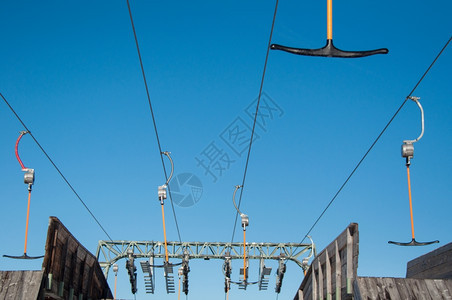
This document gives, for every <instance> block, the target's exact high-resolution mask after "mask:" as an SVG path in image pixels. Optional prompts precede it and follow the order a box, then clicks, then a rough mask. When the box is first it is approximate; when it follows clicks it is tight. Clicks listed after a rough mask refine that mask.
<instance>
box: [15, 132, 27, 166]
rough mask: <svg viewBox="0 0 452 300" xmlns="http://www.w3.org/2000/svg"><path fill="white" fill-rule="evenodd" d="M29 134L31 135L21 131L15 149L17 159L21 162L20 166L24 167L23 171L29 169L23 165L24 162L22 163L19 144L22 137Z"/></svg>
mask: <svg viewBox="0 0 452 300" xmlns="http://www.w3.org/2000/svg"><path fill="white" fill-rule="evenodd" d="M27 133H29V131H25V130H24V131H20V135H19V137H18V138H17V141H16V147H15V149H14V150H15V153H16V158H17V161H18V162H19V164H20V166H21V167H22V171H25V170H26V169H27V168H26V167H25V166H24V164H23V162H22V160H21V159H20V157H19V149H18V148H19V142H20V140H21V139H22V137H23V136H24V135H26V134H27Z"/></svg>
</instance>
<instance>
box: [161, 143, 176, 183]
mask: <svg viewBox="0 0 452 300" xmlns="http://www.w3.org/2000/svg"><path fill="white" fill-rule="evenodd" d="M162 154H164V155H166V156H167V157H168V158H169V160H170V163H171V173H170V176H169V177H168V179H167V180H166V183H165V185H166V186H168V184H169V182H170V181H171V178H172V177H173V173H174V163H173V159H172V158H171V155H170V154H171V152H168V151H163V152H162Z"/></svg>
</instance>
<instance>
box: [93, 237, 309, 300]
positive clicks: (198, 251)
mask: <svg viewBox="0 0 452 300" xmlns="http://www.w3.org/2000/svg"><path fill="white" fill-rule="evenodd" d="M166 246H167V247H166V248H167V252H165V242H160V241H158V242H156V241H107V240H101V241H99V243H98V246H97V250H96V257H97V260H98V261H99V264H100V266H101V268H102V270H103V272H104V275H105V277H106V278H108V273H109V270H110V269H111V267H112V266H113V265H114V264H115V263H116V262H117V261H119V260H120V259H127V260H128V261H129V264H130V260H131V258H132V259H140V258H143V259H146V260H145V261H140V264H141V266H142V270H143V274H144V276H145V278H144V280H145V287H146V292H147V293H154V291H155V285H154V282H155V281H154V277H155V270H154V268H155V267H164V265H156V264H155V262H156V259H163V260H164V261H165V259H166V255H168V259H169V258H171V259H180V260H181V263H178V264H172V265H171V266H176V265H182V266H186V272H185V273H186V274H185V275H187V276H184V279H186V280H185V281H184V286H186V287H187V288H186V289H184V293H188V271H189V268H188V261H189V259H204V260H210V259H221V260H223V261H225V263H226V262H228V263H229V264H230V263H231V260H233V259H235V260H237V259H239V260H243V253H244V245H243V243H224V242H177V241H175V242H167V243H166ZM245 248H246V249H245V252H246V253H247V258H248V259H259V260H260V267H259V279H258V282H256V283H258V285H259V289H260V290H265V289H266V287H267V284H268V277H266V276H268V275H269V274H270V271H271V268H267V267H265V265H264V261H265V260H277V261H278V262H279V267H278V274H277V277H280V280H281V281H282V276H281V271H282V270H280V268H281V266H280V265H281V262H284V263H287V261H293V262H294V263H295V264H296V265H298V266H299V267H300V268H302V269H303V270H305V269H306V268H307V264H306V258H307V257H311V256H312V255H313V254H314V256H315V254H316V253H315V245H314V243H311V244H300V243H246V245H245ZM132 261H133V260H132ZM226 271H227V272H226V273H225V278H226V283H225V284H226V287H225V289H229V286H230V283H231V282H228V281H227V278H229V281H230V275H231V274H230V273H231V271H230V270H226ZM284 271H285V265H284ZM242 275H243V274H242ZM232 283H234V282H232ZM135 284H136V283H135ZM132 285H133V284H132ZM170 290H173V289H170ZM167 292H169V290H168V289H167Z"/></svg>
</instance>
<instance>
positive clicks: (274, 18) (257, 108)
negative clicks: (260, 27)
mask: <svg viewBox="0 0 452 300" xmlns="http://www.w3.org/2000/svg"><path fill="white" fill-rule="evenodd" d="M278 3H279V0H276V3H275V11H274V13H273V20H272V26H271V30H270V36H269V38H268V45H267V53H266V55H265V63H264V68H263V71H262V78H261V83H260V87H259V96H258V97H257V104H256V111H255V114H254V121H253V128H252V130H251V138H250V144H249V146H248V154H247V156H246V162H245V170H244V172H243V179H242V184H241V186H242V189H241V191H240V196H239V201H238V202H239V203H238V206H237V207H238V209H240V205H241V203H242V195H243V187H244V186H245V180H246V173H247V171H248V163H249V160H250V154H251V146H252V145H253V138H254V131H255V128H256V121H257V114H258V112H259V104H260V102H261V96H262V88H263V86H264V81H265V72H266V70H267V63H268V56H269V53H270V45H271V41H272V36H273V30H274V28H275V20H276V12H277V11H278ZM238 217H239V211H238V210H237V213H236V215H235V221H234V229H233V230H232V238H231V243H232V242H233V241H234V235H235V230H236V227H237V219H238Z"/></svg>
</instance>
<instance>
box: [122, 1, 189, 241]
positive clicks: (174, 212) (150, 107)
mask: <svg viewBox="0 0 452 300" xmlns="http://www.w3.org/2000/svg"><path fill="white" fill-rule="evenodd" d="M127 8H128V10H129V17H130V23H131V25H132V31H133V36H134V38H135V45H136V48H137V53H138V59H139V61H140V67H141V74H142V77H143V81H144V87H145V89H146V96H147V99H148V104H149V110H150V113H151V117H152V124H153V126H154V131H155V137H156V139H157V145H158V150H159V155H160V160H161V161H162V167H163V173H164V175H165V180H166V181H168V175H167V173H166V167H165V161H164V160H163V152H162V146H161V144H160V138H159V134H158V130H157V124H156V121H155V115H154V109H153V107H152V102H151V97H150V95H149V87H148V83H147V79H146V73H145V71H144V66H143V60H142V58H141V51H140V46H139V44H138V37H137V33H136V30H135V24H134V22H133V17H132V9H131V8H130V3H129V0H127ZM168 192H169V193H168V194H169V199H170V203H171V208H172V211H173V217H174V222H175V223H176V230H177V235H178V237H179V241H180V242H182V239H181V234H180V230H179V224H178V222H177V217H176V210H175V209H174V203H173V198H172V197H171V190H170V188H169V185H168Z"/></svg>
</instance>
